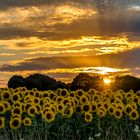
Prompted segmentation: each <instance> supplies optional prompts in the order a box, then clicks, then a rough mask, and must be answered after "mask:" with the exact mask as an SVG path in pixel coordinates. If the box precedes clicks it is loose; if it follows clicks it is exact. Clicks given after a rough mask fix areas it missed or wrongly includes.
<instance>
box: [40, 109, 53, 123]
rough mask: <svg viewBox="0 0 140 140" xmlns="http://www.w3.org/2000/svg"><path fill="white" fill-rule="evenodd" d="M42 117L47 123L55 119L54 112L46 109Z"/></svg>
mask: <svg viewBox="0 0 140 140" xmlns="http://www.w3.org/2000/svg"><path fill="white" fill-rule="evenodd" d="M43 118H44V119H45V121H46V122H47V123H51V122H53V121H54V120H55V113H54V112H53V111H47V112H45V114H44V115H43Z"/></svg>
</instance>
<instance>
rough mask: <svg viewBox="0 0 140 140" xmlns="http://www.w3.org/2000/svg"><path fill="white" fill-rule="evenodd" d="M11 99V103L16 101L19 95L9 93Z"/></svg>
mask: <svg viewBox="0 0 140 140" xmlns="http://www.w3.org/2000/svg"><path fill="white" fill-rule="evenodd" d="M11 100H12V102H13V103H14V102H16V101H19V100H20V95H19V93H14V94H12V95H11Z"/></svg>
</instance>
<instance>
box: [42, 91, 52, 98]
mask: <svg viewBox="0 0 140 140" xmlns="http://www.w3.org/2000/svg"><path fill="white" fill-rule="evenodd" d="M49 96H50V93H49V92H48V91H44V92H43V93H42V97H43V98H45V97H49Z"/></svg>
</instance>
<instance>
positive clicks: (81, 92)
mask: <svg viewBox="0 0 140 140" xmlns="http://www.w3.org/2000/svg"><path fill="white" fill-rule="evenodd" d="M75 94H76V96H77V97H81V96H82V95H83V94H84V91H83V90H82V89H79V90H77V91H76V93H75Z"/></svg>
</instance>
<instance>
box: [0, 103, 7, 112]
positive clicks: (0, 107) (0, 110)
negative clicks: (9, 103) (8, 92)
mask: <svg viewBox="0 0 140 140" xmlns="http://www.w3.org/2000/svg"><path fill="white" fill-rule="evenodd" d="M5 112H6V108H5V105H4V104H3V103H2V102H0V114H4V113H5Z"/></svg>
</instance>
